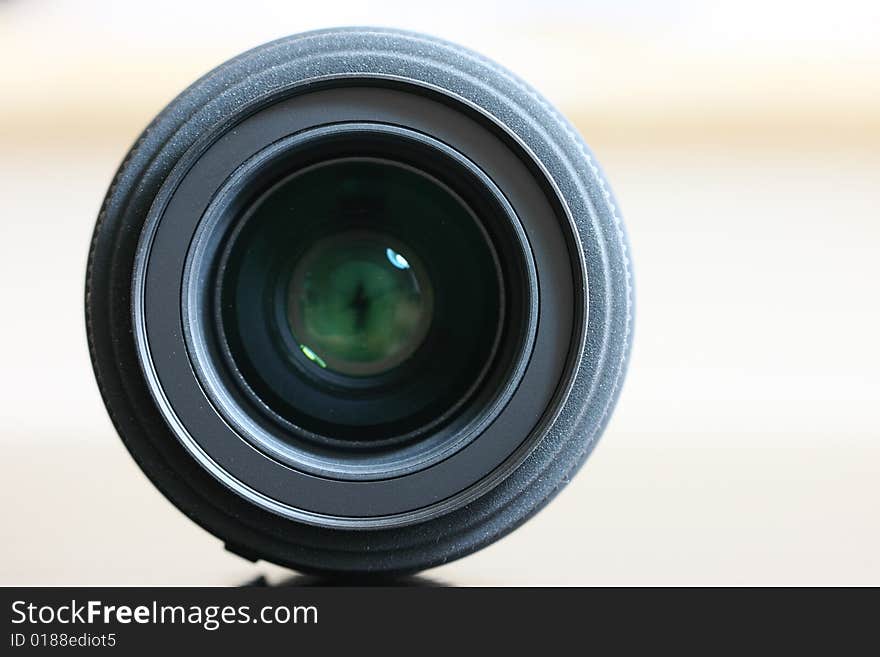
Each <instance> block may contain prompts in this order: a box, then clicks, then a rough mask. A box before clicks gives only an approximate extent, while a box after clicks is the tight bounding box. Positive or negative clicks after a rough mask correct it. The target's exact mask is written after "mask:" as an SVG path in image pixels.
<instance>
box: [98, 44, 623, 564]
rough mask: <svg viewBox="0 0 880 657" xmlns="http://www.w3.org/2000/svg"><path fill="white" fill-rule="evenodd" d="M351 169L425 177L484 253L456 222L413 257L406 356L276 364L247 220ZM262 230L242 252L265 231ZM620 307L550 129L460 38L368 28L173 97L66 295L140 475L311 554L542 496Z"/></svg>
mask: <svg viewBox="0 0 880 657" xmlns="http://www.w3.org/2000/svg"><path fill="white" fill-rule="evenodd" d="M366 161H369V162H378V163H383V165H387V166H392V167H395V166H396V167H406V168H407V170H411V171H412V172H415V173H416V174H417V175H419V176H422V177H423V178H424V179H425V180H429V181H432V184H437V185H439V186H442V188H443V189H446V190H448V191H449V193H450V194H452V195H454V197H455V198H456V199H459V200H460V201H461V203H462V204H463V207H466V208H467V209H468V211H469V213H470V217H471V218H472V220H473V225H472V226H471V228H467V229H462V230H465V233H461V234H462V235H464V234H470V233H467V231H468V230H472V231H473V234H474V235H477V234H478V235H479V236H481V237H480V239H482V240H483V242H482V243H483V244H484V246H485V251H483V250H481V249H483V247H474V248H475V249H476V250H474V251H472V252H471V251H468V248H469V247H467V246H466V244H470V243H471V242H472V241H473V243H474V244H479V243H480V240H477V239H474V240H471V239H470V238H467V239H465V238H460V243H461V244H462V247H461V252H460V253H459V255H460V256H461V257H463V258H465V259H466V262H465V263H464V264H462V265H460V266H459V267H458V268H456V267H453V266H451V264H450V262H447V261H445V260H444V259H443V258H441V257H439V256H438V257H435V256H432V258H433V260H432V261H431V262H430V263H429V265H426V268H431V270H432V272H433V273H434V275H435V277H436V280H437V281H439V282H440V283H442V284H441V285H440V288H439V291H436V292H435V294H436V295H437V303H438V304H439V305H438V306H437V308H438V309H439V314H438V316H439V317H440V320H437V321H439V322H441V324H438V326H442V322H447V324H446V325H445V326H442V328H443V330H442V331H435V332H434V333H431V332H430V331H429V333H428V334H427V335H428V336H429V337H426V338H425V343H424V345H423V346H422V347H420V348H419V350H417V351H416V352H414V355H413V356H412V357H411V358H412V360H411V361H407V367H410V368H411V369H407V368H406V367H404V366H403V365H401V367H400V368H398V369H394V370H393V371H392V370H389V373H387V374H385V373H383V376H385V377H386V378H385V379H382V378H381V377H380V378H376V379H370V380H367V379H364V380H363V381H355V380H354V379H352V380H348V379H345V378H344V377H343V378H341V379H340V378H338V377H337V378H334V376H336V375H331V374H327V375H326V376H324V375H323V374H322V375H321V376H319V377H318V378H314V377H312V378H310V376H309V375H308V374H307V373H305V374H304V373H303V372H307V370H302V369H301V365H302V363H300V364H299V365H298V364H297V363H296V362H292V363H290V364H289V368H294V369H289V368H288V369H287V370H284V369H281V368H282V363H281V359H280V358H278V359H275V358H274V357H273V356H272V354H273V353H275V352H273V351H272V349H274V348H275V347H274V346H273V342H272V341H273V340H275V339H276V338H274V337H272V333H271V330H270V329H269V328H266V327H270V326H272V323H271V322H272V321H273V320H272V318H271V315H272V312H274V310H272V309H273V308H274V307H275V306H273V305H272V303H268V306H267V305H266V302H264V301H262V300H263V299H264V298H268V297H267V294H266V293H263V292H262V291H261V290H263V289H264V288H265V289H269V288H270V287H271V285H270V284H269V282H268V281H270V280H273V281H274V280H276V279H277V278H278V276H280V274H279V273H278V272H274V270H272V268H271V267H270V266H269V265H268V264H267V265H266V266H265V268H261V266H260V265H259V262H260V259H259V258H257V257H256V256H253V255H252V254H251V255H248V253H249V249H250V248H252V245H253V244H255V243H256V242H248V241H247V240H248V239H251V237H252V236H251V237H249V235H251V233H254V234H257V233H258V231H257V229H256V228H254V226H256V225H257V223H258V222H257V220H253V221H251V220H249V219H248V217H252V216H255V215H256V214H258V213H257V211H256V210H252V209H253V208H258V207H260V205H259V204H260V199H263V200H264V201H265V199H266V198H267V196H266V195H267V194H268V193H269V192H270V191H271V190H272V189H277V188H278V186H279V185H282V184H283V181H285V180H287V179H289V178H290V177H291V176H294V175H296V174H297V172H302V171H307V170H309V167H316V166H322V165H324V164H326V163H328V162H366ZM249 213H250V214H249ZM395 225H396V226H398V228H397V229H396V230H400V231H403V232H404V233H406V236H407V239H409V240H411V241H416V242H418V243H419V244H420V246H421V249H422V251H423V252H430V249H429V247H430V246H431V240H430V239H429V238H426V237H424V236H423V235H420V232H419V230H417V229H416V228H415V227H407V226H404V225H403V223H401V222H398V223H397V224H395ZM269 226H270V227H269V229H266V230H269V232H268V233H265V235H264V238H263V242H262V243H263V244H265V245H271V244H272V242H273V240H275V241H277V238H278V237H279V236H281V235H284V234H286V233H284V231H285V230H287V228H284V227H282V226H281V224H278V226H276V227H275V228H272V225H271V224H269ZM272 230H275V231H276V232H274V233H273V232H271V231H272ZM434 230H435V231H438V230H441V231H442V226H439V225H437V226H435V227H434ZM454 234H455V233H450V234H449V235H450V236H449V237H443V238H442V239H440V238H438V239H436V240H435V243H437V244H442V245H445V244H446V243H447V242H448V243H451V242H454V241H455V239H454V238H453V237H452V236H453V235H454ZM310 235H311V233H310ZM309 239H311V238H309ZM306 241H308V240H306ZM242 245H244V246H242ZM253 248H256V247H253ZM266 248H267V249H268V246H267V247H266ZM266 253H267V254H269V255H271V250H267V251H266ZM481 253H486V254H490V255H489V256H486V257H483V256H481V255H479V254H481ZM269 255H267V256H266V259H267V260H272V258H271V257H269ZM249 258H250V259H249ZM486 258H488V259H486ZM490 261H491V265H492V266H491V267H489V266H488V264H486V265H485V266H483V265H481V264H480V263H482V262H485V263H489V262H490ZM242 263H244V264H242ZM248 263H250V264H248ZM247 267H250V269H247ZM481 267H482V268H481ZM244 270H246V271H247V272H251V273H249V274H248V275H247V276H244V275H242V274H241V271H244ZM441 274H442V275H441ZM465 274H469V275H470V279H471V280H473V279H474V277H475V276H478V278H479V285H476V284H475V286H474V287H475V289H474V290H470V289H469V288H468V287H467V286H466V285H465V282H466V280H467V279H468V276H466V275H465ZM248 276H250V277H248ZM273 277H274V278H273ZM236 286H238V287H236ZM250 287H253V288H254V289H255V292H254V294H253V298H251V297H250V295H249V294H248V289H249V288H250ZM273 289H274V288H273ZM231 290H233V291H231ZM234 290H238V291H237V292H235V291H234ZM456 290H459V291H461V294H462V295H464V296H467V295H468V294H471V295H477V296H474V297H473V298H475V299H481V298H483V299H484V298H487V295H488V297H492V296H496V295H497V299H495V300H494V301H495V303H490V304H489V308H488V309H487V310H486V312H485V313H484V315H485V317H486V318H487V319H486V320H485V322H486V323H487V325H491V326H490V329H491V330H489V329H485V330H484V329H482V328H481V329H479V330H474V331H472V333H473V335H470V334H468V332H467V331H465V330H464V329H463V328H462V327H463V325H462V324H461V323H457V322H456V321H455V318H454V317H450V316H451V315H452V314H454V313H453V312H452V311H450V310H448V309H449V308H454V307H455V306H454V305H450V304H451V302H450V301H449V299H450V294H451V293H452V292H454V291H456ZM481 291H482V292H481ZM478 293H482V294H483V297H480V296H479V295H478ZM268 296H271V295H268ZM469 303H470V304H471V305H467V304H465V305H464V306H462V307H463V308H471V309H476V307H477V306H476V305H475V304H477V302H476V301H471V302H469ZM632 306H633V301H632V282H631V272H630V265H629V257H628V248H627V244H626V238H625V235H624V232H623V227H622V224H621V222H620V218H619V216H618V213H617V210H616V204H615V202H614V200H613V197H612V196H611V192H610V190H609V188H608V186H607V184H606V183H605V181H604V178H603V176H602V173H601V171H600V170H599V169H598V166H597V165H596V164H595V162H594V161H593V159H592V155H591V154H590V153H589V151H588V150H587V149H586V146H585V145H584V144H583V142H582V141H581V140H580V138H579V137H578V136H577V135H576V133H575V132H574V131H573V130H572V129H571V127H570V126H569V125H568V124H567V123H565V122H564V120H562V119H560V118H559V116H558V115H557V114H556V113H555V112H554V111H553V110H552V108H551V107H550V106H549V105H548V104H547V103H546V101H544V100H543V99H541V98H540V96H538V95H537V94H536V93H535V92H534V91H532V90H531V89H529V88H528V87H526V86H525V85H524V83H522V82H520V81H519V80H517V79H516V78H514V77H512V76H511V75H510V74H509V73H507V72H506V71H503V70H502V69H500V68H498V67H497V66H495V65H494V64H491V63H489V62H487V61H486V60H485V59H483V58H480V57H479V56H476V55H474V54H472V53H470V52H469V51H466V50H464V49H461V48H458V47H456V46H452V45H450V44H447V43H445V42H441V41H437V40H434V39H431V38H428V37H424V36H421V35H416V34H411V33H405V32H399V31H393V30H372V29H341V30H327V31H321V32H314V33H308V34H304V35H297V36H294V37H290V38H287V39H283V40H281V41H278V42H274V43H271V44H267V45H265V46H262V47H260V48H257V49H255V50H253V51H251V52H249V53H246V54H244V55H242V56H240V57H238V58H236V59H234V60H232V61H230V62H227V63H226V64H224V65H222V66H221V67H219V68H218V69H216V70H215V71H213V72H212V73H210V74H209V75H208V76H206V77H205V78H203V79H202V80H200V81H199V82H198V83H196V84H195V85H193V87H191V88H190V89H188V90H187V91H185V92H184V93H183V94H182V95H181V96H180V97H179V98H177V99H176V100H175V101H173V102H172V103H171V104H170V105H169V107H168V108H166V110H165V111H164V112H163V113H162V114H161V115H160V117H158V118H157V120H156V121H155V122H154V123H153V124H151V126H150V127H149V128H148V129H147V131H146V132H145V133H144V135H143V136H142V137H141V139H140V140H139V141H138V142H137V144H136V145H135V147H134V148H133V149H132V151H131V152H130V153H129V156H128V157H127V158H126V161H125V162H124V163H123V165H122V167H121V168H120V170H119V172H118V173H117V177H116V179H115V181H114V184H113V185H112V186H111V189H110V191H109V192H108V195H107V198H106V199H105V203H104V206H103V208H102V212H101V216H100V217H99V221H98V225H97V227H96V230H95V236H94V240H93V246H92V252H91V254H90V259H89V271H88V275H87V289H86V317H87V328H88V335H89V344H90V348H91V353H92V360H93V364H94V366H95V372H96V376H97V379H98V382H99V385H100V388H101V391H102V394H103V396H104V399H105V402H106V404H107V407H108V410H109V411H110V414H111V417H112V418H113V420H114V423H115V424H116V427H117V429H118V431H119V433H120V435H121V437H122V438H123V440H124V441H125V443H126V445H127V446H128V448H129V450H130V451H131V452H132V454H133V456H134V457H135V458H136V459H137V460H138V462H139V464H140V465H141V467H142V468H143V469H144V471H145V472H146V473H147V475H148V476H150V478H151V479H152V480H153V482H154V483H155V484H156V485H157V486H158V487H159V488H160V490H162V491H163V492H164V493H165V494H166V495H167V496H168V497H169V499H171V500H172V501H173V502H174V503H175V504H176V505H177V506H179V507H180V508H181V509H182V510H184V511H185V512H186V513H187V515H189V516H190V517H191V518H193V519H194V520H195V521H197V522H199V523H200V524H201V525H202V526H204V527H205V528H206V529H208V530H209V531H211V532H212V533H214V534H215V535H217V536H219V537H220V538H221V539H222V540H223V541H224V542H225V543H226V544H227V546H228V547H229V548H230V549H232V550H233V551H236V552H238V553H240V554H243V555H245V556H248V557H252V558H265V559H268V560H271V561H274V562H277V563H281V564H285V565H289V566H292V567H296V568H299V569H302V570H306V571H335V572H338V571H350V572H381V573H401V572H411V571H415V570H419V569H422V568H425V567H429V566H431V565H434V564H437V563H442V562H446V561H448V560H450V559H452V558H456V557H459V556H462V555H464V554H467V553H469V552H472V551H473V550H476V549H478V548H480V547H482V546H483V545H486V544H487V543H489V542H491V541H493V540H496V539H497V538H499V537H500V536H502V535H503V534H504V533H506V532H507V531H510V530H511V529H513V528H514V527H516V526H517V525H518V524H519V523H521V522H522V521H523V520H525V519H526V518H527V517H529V516H530V515H531V514H532V513H534V512H535V511H537V510H538V509H539V508H540V507H541V506H543V504H544V503H546V502H547V501H548V500H549V499H550V498H551V497H552V495H553V494H554V493H555V492H556V491H557V490H558V489H559V487H560V486H561V485H563V484H564V483H565V482H566V481H567V480H568V479H569V477H570V476H571V474H572V472H573V471H574V470H575V469H576V468H577V467H578V466H579V465H580V464H581V463H582V462H583V460H584V459H585V458H586V456H587V454H588V453H589V451H590V450H591V448H592V447H593V445H594V444H595V441H596V440H597V439H598V436H599V434H600V433H601V431H602V429H603V428H604V426H605V424H606V422H607V420H608V417H609V415H610V412H611V409H612V407H613V405H614V403H615V401H616V398H617V395H618V393H619V389H620V384H621V382H622V379H623V375H624V372H625V365H626V361H627V357H628V353H629V349H630V344H631V336H632V330H631V324H632ZM266 307H268V308H269V310H268V311H266V312H267V313H268V314H267V315H266V317H268V319H265V321H264V320H263V319H259V320H257V319H254V320H253V321H251V319H249V318H250V317H252V316H253V315H257V316H258V317H260V318H262V313H264V309H265V308H266ZM241 308H243V310H242V309H241ZM495 308H497V312H496V311H495V310H494V309H495ZM480 316H483V315H480ZM456 331H458V332H459V333H460V336H459V337H458V338H456V337H455V335H454V334H455V332H456ZM242 334H245V336H246V338H247V339H246V340H245V339H242ZM444 336H445V338H444ZM253 345H256V346H253ZM261 345H262V346H261ZM468 349H471V351H472V352H473V353H471V352H469V351H468ZM248 350H250V351H248ZM459 351H461V352H462V353H463V354H464V356H461V357H460V358H459V357H458V356H457V354H458V352H459ZM474 354H477V355H478V356H475V355H474ZM243 363H244V364H243ZM248 363H249V364H248ZM276 366H277V368H279V369H277V372H276V373H274V374H273V373H272V370H273V368H276ZM284 367H288V365H284ZM296 368H300V369H296ZM432 368H434V370H436V372H439V374H436V373H434V374H432V373H431V372H432ZM444 368H446V369H444ZM417 372H424V373H425V375H424V376H421V377H420V376H416V373H417ZM291 373H293V378H291V377H290V376H288V374H291ZM444 376H445V377H446V378H444ZM296 377H300V378H296ZM395 377H398V378H397V379H395ZM407 377H408V378H407ZM294 379H295V381H294ZM401 382H402V383H401ZM286 386H293V387H290V388H288V387H286ZM357 386H361V389H358V388H357ZM371 395H372V396H371ZM364 400H366V401H364Z"/></svg>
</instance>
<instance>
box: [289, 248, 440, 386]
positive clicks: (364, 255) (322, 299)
mask: <svg viewBox="0 0 880 657" xmlns="http://www.w3.org/2000/svg"><path fill="white" fill-rule="evenodd" d="M432 312H433V292H432V290H431V286H430V282H429V281H428V279H427V276H426V274H425V271H424V267H423V266H422V265H421V263H420V262H419V260H418V256H416V254H415V253H414V252H412V251H411V250H410V249H407V248H405V247H403V246H401V245H399V244H398V243H397V242H395V241H394V240H393V239H392V238H390V237H387V236H383V235H381V234H379V233H372V232H368V231H348V232H344V233H342V234H340V235H337V236H333V237H328V238H324V239H322V240H319V241H318V242H317V243H316V244H315V245H314V246H313V247H311V248H310V249H309V250H308V251H307V252H306V253H305V254H304V255H303V257H302V258H301V259H300V261H299V263H298V264H297V265H296V267H295V268H294V272H293V276H292V277H291V281H290V287H289V288H288V296H287V314H288V320H289V324H290V329H291V331H292V333H293V339H294V340H295V342H296V343H297V344H298V345H299V348H300V351H301V352H302V353H303V355H304V356H305V357H306V358H307V359H308V360H309V362H310V363H312V364H314V366H315V367H318V368H321V369H327V370H330V371H333V372H336V373H338V374H344V375H350V376H360V377H365V376H372V375H377V374H382V373H385V372H387V371H389V370H391V369H393V368H394V367H396V366H397V365H400V364H401V363H402V362H404V361H405V360H406V359H407V358H408V357H410V356H411V355H412V354H413V353H414V352H415V351H416V349H417V348H418V347H419V345H421V343H422V341H423V340H424V338H425V335H426V333H427V332H428V328H429V326H430V324H431V316H432Z"/></svg>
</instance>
